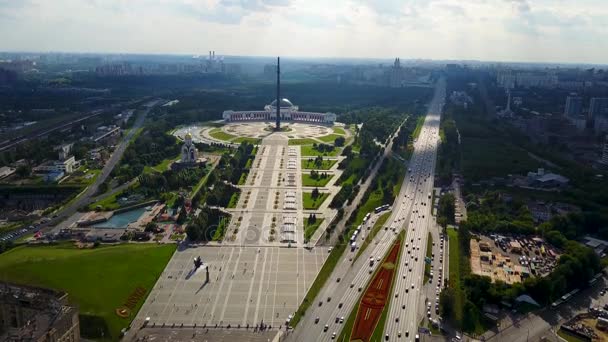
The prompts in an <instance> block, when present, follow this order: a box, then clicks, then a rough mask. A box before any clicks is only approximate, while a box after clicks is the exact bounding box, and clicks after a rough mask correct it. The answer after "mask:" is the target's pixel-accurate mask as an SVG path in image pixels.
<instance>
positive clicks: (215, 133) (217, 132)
mask: <svg viewBox="0 0 608 342" xmlns="http://www.w3.org/2000/svg"><path fill="white" fill-rule="evenodd" d="M209 135H210V136H212V137H213V138H215V139H218V140H224V141H231V140H232V139H234V138H236V135H232V134H228V133H226V132H224V131H222V129H221V128H214V129H212V130H210V131H209Z"/></svg>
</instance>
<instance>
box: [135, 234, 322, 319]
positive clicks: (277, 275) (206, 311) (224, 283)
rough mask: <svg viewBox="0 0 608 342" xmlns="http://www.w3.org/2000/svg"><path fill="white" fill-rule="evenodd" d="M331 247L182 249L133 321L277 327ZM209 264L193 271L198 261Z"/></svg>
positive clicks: (314, 275) (302, 292) (313, 275)
mask: <svg viewBox="0 0 608 342" xmlns="http://www.w3.org/2000/svg"><path fill="white" fill-rule="evenodd" d="M327 255H328V252H327V249H326V248H314V249H312V250H308V249H304V248H281V247H262V248H257V247H227V246H222V247H213V246H205V247H194V248H186V249H185V250H178V251H176V252H175V255H174V256H173V258H172V259H171V261H170V262H169V264H168V265H167V267H166V268H165V270H164V271H163V273H162V274H161V276H160V278H159V280H158V281H157V283H156V285H155V286H154V288H153V289H152V291H151V293H150V295H149V296H148V298H147V300H146V302H145V304H144V305H143V307H142V308H141V310H140V311H139V313H138V315H137V317H136V319H135V320H134V322H133V325H132V326H133V327H134V328H137V327H139V326H141V324H142V323H143V322H144V320H145V319H146V317H149V318H150V321H149V323H148V326H149V327H159V326H161V327H162V326H163V324H164V325H165V327H166V326H173V325H175V326H176V327H181V326H182V324H183V326H185V327H194V326H196V327H203V326H205V327H211V328H214V329H215V327H216V324H217V325H218V328H219V327H222V328H227V326H228V325H230V326H231V328H235V327H238V326H239V325H240V326H241V327H245V326H246V325H247V324H249V325H250V327H254V326H255V325H257V324H260V323H262V322H263V323H264V324H266V325H268V326H272V328H273V329H276V328H279V326H280V325H284V324H285V319H286V318H287V316H288V315H289V314H292V313H293V312H295V311H296V309H297V308H298V306H299V304H300V303H301V301H302V299H303V298H304V296H305V295H306V292H307V291H308V289H309V288H310V285H311V284H312V282H313V281H314V279H315V277H316V276H317V273H318V271H319V270H320V268H321V266H322V265H323V263H324V262H325V259H326V258H327ZM197 256H200V257H201V258H202V260H203V262H204V266H208V268H209V282H208V283H206V282H205V279H206V274H205V273H206V272H205V269H204V266H203V267H201V268H199V269H198V270H197V271H196V272H195V273H193V269H194V267H193V260H194V258H195V257H197Z"/></svg>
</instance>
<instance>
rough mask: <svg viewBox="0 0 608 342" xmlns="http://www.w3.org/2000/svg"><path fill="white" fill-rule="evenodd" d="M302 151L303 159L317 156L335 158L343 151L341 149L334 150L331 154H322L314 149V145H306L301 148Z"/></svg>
mask: <svg viewBox="0 0 608 342" xmlns="http://www.w3.org/2000/svg"><path fill="white" fill-rule="evenodd" d="M290 142H291V140H290ZM300 149H301V154H302V157H311V156H312V157H316V156H323V157H325V156H328V157H335V156H337V155H338V154H340V151H342V149H340V148H334V150H333V151H331V152H321V151H318V150H315V149H314V148H312V145H304V146H302V147H300Z"/></svg>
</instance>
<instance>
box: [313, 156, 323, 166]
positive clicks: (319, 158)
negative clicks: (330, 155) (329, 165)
mask: <svg viewBox="0 0 608 342" xmlns="http://www.w3.org/2000/svg"><path fill="white" fill-rule="evenodd" d="M315 166H316V167H318V168H321V166H323V157H322V156H317V157H316V158H315Z"/></svg>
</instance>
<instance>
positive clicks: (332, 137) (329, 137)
mask: <svg viewBox="0 0 608 342" xmlns="http://www.w3.org/2000/svg"><path fill="white" fill-rule="evenodd" d="M340 137H342V138H344V137H343V136H341V135H338V134H329V135H324V136H322V137H319V138H318V139H319V140H321V141H323V142H326V143H328V144H333V143H334V141H335V140H336V138H340Z"/></svg>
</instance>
